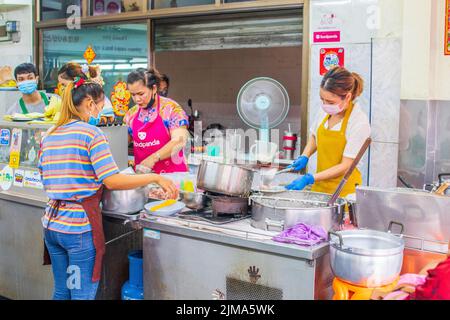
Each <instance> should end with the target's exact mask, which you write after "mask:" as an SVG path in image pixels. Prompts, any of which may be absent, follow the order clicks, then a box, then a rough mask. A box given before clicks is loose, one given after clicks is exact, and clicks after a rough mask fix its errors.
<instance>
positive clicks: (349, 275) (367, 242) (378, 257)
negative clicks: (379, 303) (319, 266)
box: [329, 222, 405, 288]
mask: <svg viewBox="0 0 450 320" xmlns="http://www.w3.org/2000/svg"><path fill="white" fill-rule="evenodd" d="M393 224H398V225H400V226H401V227H402V231H401V233H402V232H403V225H402V224H399V223H396V222H391V223H390V225H389V231H388V232H381V231H375V230H347V231H338V232H329V234H330V238H331V235H334V236H335V237H334V238H331V240H330V263H331V270H332V271H333V273H334V275H335V276H336V277H337V278H339V279H341V280H343V281H345V282H348V283H350V284H353V285H356V286H362V287H367V288H375V287H380V286H385V285H388V284H390V283H392V282H394V281H395V279H397V277H398V276H399V275H400V271H401V269H402V264H403V249H404V248H405V243H404V241H403V239H402V238H401V236H395V235H393V234H391V232H390V230H391V227H392V225H393Z"/></svg>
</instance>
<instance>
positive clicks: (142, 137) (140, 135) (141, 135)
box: [138, 131, 147, 140]
mask: <svg viewBox="0 0 450 320" xmlns="http://www.w3.org/2000/svg"><path fill="white" fill-rule="evenodd" d="M138 137H139V139H141V140H144V139H145V138H147V132H145V131H141V132H138Z"/></svg>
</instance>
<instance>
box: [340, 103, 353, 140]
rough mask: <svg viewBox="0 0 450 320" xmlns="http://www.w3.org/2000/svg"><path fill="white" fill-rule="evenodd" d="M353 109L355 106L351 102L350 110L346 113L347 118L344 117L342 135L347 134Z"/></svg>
mask: <svg viewBox="0 0 450 320" xmlns="http://www.w3.org/2000/svg"><path fill="white" fill-rule="evenodd" d="M353 107H354V104H353V102H351V101H350V105H349V107H348V109H347V110H346V111H345V117H344V120H343V121H342V126H341V133H343V134H345V132H347V126H348V121H349V120H350V115H351V114H352V112H353Z"/></svg>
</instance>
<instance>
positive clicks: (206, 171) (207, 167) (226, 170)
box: [197, 160, 254, 197]
mask: <svg viewBox="0 0 450 320" xmlns="http://www.w3.org/2000/svg"><path fill="white" fill-rule="evenodd" d="M253 174H254V172H253V170H251V169H248V168H244V167H242V166H238V165H231V164H222V163H218V162H213V161H205V160H203V161H202V162H201V163H200V166H199V169H198V174H197V187H198V188H200V189H203V190H206V191H210V192H215V193H220V194H224V195H228V196H235V197H247V196H248V195H250V192H251V188H252V183H253Z"/></svg>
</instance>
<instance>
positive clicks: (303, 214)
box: [250, 191, 346, 231]
mask: <svg viewBox="0 0 450 320" xmlns="http://www.w3.org/2000/svg"><path fill="white" fill-rule="evenodd" d="M330 198H331V196H330V195H329V194H324V193H316V192H306V191H286V192H283V193H279V194H276V195H274V196H265V195H260V194H257V195H252V196H251V197H250V200H251V202H252V220H251V225H252V226H253V227H255V228H258V229H262V230H267V231H283V230H285V229H288V228H290V227H293V226H295V225H296V224H298V223H305V224H310V225H317V226H322V227H323V228H324V229H325V230H337V229H338V228H339V225H340V224H341V223H342V218H343V213H344V208H345V204H346V201H345V199H342V198H339V199H337V200H336V202H335V204H334V205H333V206H328V205H327V201H328V200H329V199H330Z"/></svg>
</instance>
